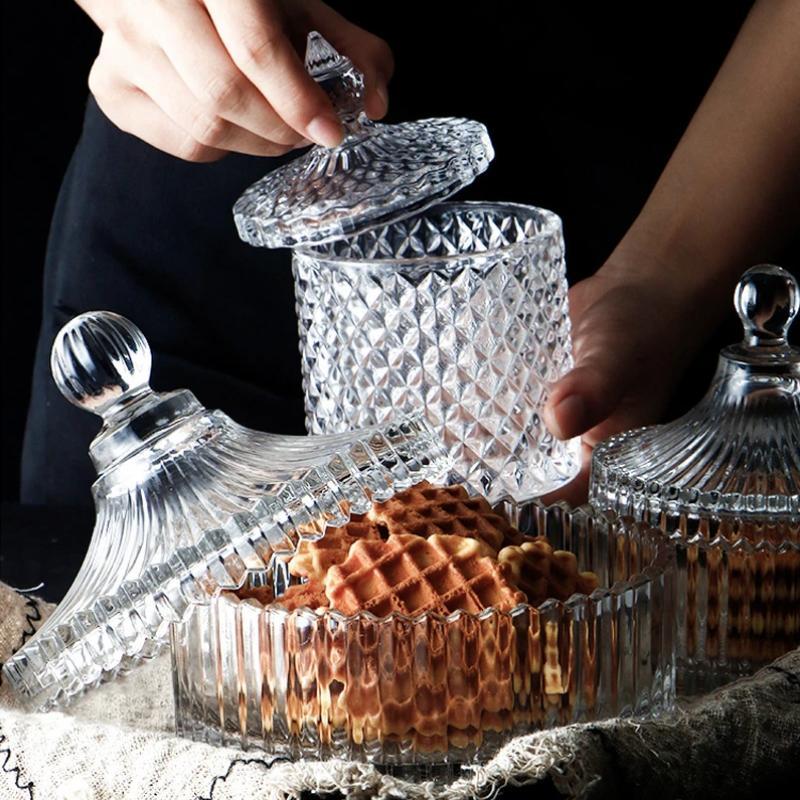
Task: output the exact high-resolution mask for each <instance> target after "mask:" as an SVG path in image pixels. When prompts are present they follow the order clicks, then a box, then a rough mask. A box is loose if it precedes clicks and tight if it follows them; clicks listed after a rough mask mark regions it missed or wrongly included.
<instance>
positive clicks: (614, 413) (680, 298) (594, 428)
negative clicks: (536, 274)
mask: <svg viewBox="0 0 800 800" xmlns="http://www.w3.org/2000/svg"><path fill="white" fill-rule="evenodd" d="M643 261H644V257H643V258H642V261H639V260H638V259H631V260H629V261H626V260H624V259H622V258H619V257H618V258H617V259H616V260H615V258H614V257H613V256H612V259H610V260H609V262H608V263H607V264H606V265H605V266H604V267H603V268H602V269H600V270H599V271H598V272H597V273H596V274H595V275H593V276H592V277H590V278H587V279H586V280H584V281H581V282H580V283H578V284H576V285H575V286H573V287H572V289H570V292H569V302H570V317H571V319H572V336H573V351H574V359H575V366H574V368H573V369H572V371H571V372H569V373H568V374H567V375H565V376H564V377H563V378H561V380H559V381H558V382H557V383H556V384H555V385H554V386H553V388H552V390H551V393H550V397H549V399H548V402H547V405H546V407H545V410H544V420H545V424H546V425H547V427H548V428H549V429H550V431H552V432H553V434H554V435H555V436H556V437H557V438H559V439H570V438H572V437H574V436H581V440H582V444H583V464H582V469H581V473H580V475H579V476H578V477H577V478H576V479H575V480H574V481H573V482H572V483H571V484H569V486H567V487H565V488H564V489H562V490H559V491H558V492H554V493H552V494H551V495H548V496H547V497H546V498H545V500H546V501H547V502H552V501H555V500H567V501H568V502H570V503H572V504H573V505H577V504H580V503H581V502H585V500H586V491H587V487H588V482H589V467H590V460H591V453H592V449H593V448H594V446H595V445H596V444H597V443H599V442H601V441H603V440H604V439H606V438H607V437H609V436H611V435H613V434H615V433H620V432H621V431H625V430H629V429H631V428H637V427H640V426H642V425H648V424H651V423H654V422H657V421H658V419H659V417H660V415H661V413H662V412H663V411H664V408H665V407H666V405H667V403H668V402H669V400H670V397H671V395H672V393H673V391H674V389H675V385H676V383H677V381H678V378H679V376H680V374H681V372H682V371H683V369H684V368H685V367H686V365H687V363H688V362H689V360H690V359H691V357H692V355H693V354H694V352H695V351H696V349H697V347H698V346H699V344H700V343H702V341H703V339H704V338H705V336H706V335H707V333H708V332H709V330H710V328H711V327H713V325H714V324H716V321H717V318H718V314H717V313H716V310H715V309H713V308H706V309H704V310H705V313H702V311H701V309H702V305H701V304H703V303H705V302H708V298H704V297H703V295H702V293H699V294H698V293H696V292H693V291H690V290H689V289H687V287H686V286H685V285H683V284H682V283H681V282H680V281H676V280H675V279H674V278H673V277H671V276H672V272H671V270H670V269H669V267H668V265H666V264H665V265H661V264H645V263H643ZM723 295H724V293H723ZM720 313H722V312H720Z"/></svg>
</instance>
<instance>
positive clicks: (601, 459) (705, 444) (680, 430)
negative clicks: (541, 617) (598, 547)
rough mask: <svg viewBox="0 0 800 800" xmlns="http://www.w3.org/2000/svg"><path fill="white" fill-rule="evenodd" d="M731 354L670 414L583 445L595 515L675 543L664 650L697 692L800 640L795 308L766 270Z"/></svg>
mask: <svg viewBox="0 0 800 800" xmlns="http://www.w3.org/2000/svg"><path fill="white" fill-rule="evenodd" d="M734 304H735V306H736V310H737V312H738V314H739V317H740V318H741V320H742V323H743V325H744V332H745V336H744V340H743V341H742V343H741V344H738V345H733V346H730V347H727V348H725V349H724V350H723V351H722V353H721V356H720V360H719V365H718V367H717V372H716V375H715V377H714V380H713V382H712V385H711V388H710V389H709V391H708V393H707V394H706V396H705V397H704V398H703V400H702V401H701V402H700V403H699V404H698V405H697V406H696V407H695V408H693V409H692V410H691V411H689V412H688V413H687V414H686V415H685V416H683V417H682V418H680V419H678V420H675V421H674V422H671V423H668V424H666V425H657V426H652V427H648V428H643V429H639V430H634V431H629V432H627V433H623V434H620V435H618V436H613V437H611V438H610V439H608V440H607V441H606V442H603V443H602V444H601V445H599V446H598V447H596V448H595V451H594V457H593V461H592V478H591V487H590V500H591V503H592V504H593V505H594V506H595V507H596V508H598V509H602V510H606V509H608V510H611V511H614V512H616V513H618V514H625V515H631V516H633V517H635V518H637V519H640V520H644V521H646V522H649V523H651V524H653V525H658V526H660V527H661V528H662V529H663V530H664V531H666V532H668V533H670V534H675V536H676V539H677V540H678V569H679V576H678V577H679V592H678V603H679V604H678V618H679V619H678V654H679V665H680V679H681V682H682V688H685V690H686V691H694V690H695V689H709V688H712V687H713V686H716V685H718V684H719V683H722V682H725V681H727V680H728V679H730V678H733V677H736V676H738V675H742V674H747V673H749V672H751V671H753V670H754V669H755V668H756V667H758V666H760V665H762V664H765V663H768V662H770V661H772V660H773V659H774V658H777V657H778V656H780V655H781V654H782V653H784V652H786V651H787V650H790V649H791V648H793V647H796V646H797V645H798V644H800V349H798V348H796V347H793V346H792V345H790V344H789V343H788V340H787V334H788V330H789V326H790V325H791V323H792V321H793V319H794V318H795V316H796V315H797V312H798V308H799V307H800V295H798V286H797V281H796V280H795V278H794V277H793V276H792V275H791V274H790V273H788V272H787V271H786V270H783V269H781V268H779V267H775V266H770V265H762V266H758V267H753V268H752V269H750V270H748V271H747V272H745V274H744V275H743V277H742V279H741V281H740V282H739V284H738V286H737V288H736V293H735V296H734Z"/></svg>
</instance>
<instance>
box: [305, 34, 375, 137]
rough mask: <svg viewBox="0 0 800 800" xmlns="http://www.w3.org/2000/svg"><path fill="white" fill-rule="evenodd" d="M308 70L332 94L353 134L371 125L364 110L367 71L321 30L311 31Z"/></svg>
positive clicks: (340, 115) (332, 100) (306, 61)
mask: <svg viewBox="0 0 800 800" xmlns="http://www.w3.org/2000/svg"><path fill="white" fill-rule="evenodd" d="M305 64H306V71H307V72H308V74H309V75H310V76H311V77H312V78H313V79H314V80H315V81H316V82H317V83H318V84H319V85H320V86H321V87H322V89H323V90H324V91H325V93H326V94H327V95H328V97H329V98H330V101H331V103H332V105H333V107H334V109H335V110H336V113H337V115H338V116H339V119H340V121H341V123H342V125H344V128H345V130H346V131H347V132H348V133H349V134H353V133H358V132H359V131H361V129H362V128H363V127H364V126H366V127H369V126H370V125H371V123H370V120H369V118H368V117H367V115H366V114H364V75H363V74H362V73H361V72H360V71H359V70H358V69H356V67H355V66H354V65H353V62H352V61H351V60H350V59H349V58H347V56H343V55H342V54H341V53H339V52H337V51H336V50H335V49H334V48H333V46H332V45H331V44H330V42H328V41H327V39H325V38H324V37H323V36H322V35H321V34H319V33H317V31H311V33H309V34H308V41H307V43H306V58H305Z"/></svg>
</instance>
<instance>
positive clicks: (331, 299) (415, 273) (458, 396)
mask: <svg viewBox="0 0 800 800" xmlns="http://www.w3.org/2000/svg"><path fill="white" fill-rule="evenodd" d="M306 65H307V68H308V70H309V72H310V73H311V75H312V76H313V77H314V78H316V80H317V81H319V82H320V84H321V85H322V86H323V87H324V88H325V89H326V91H328V93H329V95H330V96H331V98H332V100H333V102H334V105H335V106H336V107H337V108H338V109H339V113H340V117H341V119H342V123H343V125H344V127H345V130H346V131H347V136H346V138H345V140H344V142H343V143H342V144H341V145H340V146H339V147H337V148H334V149H332V150H327V149H325V148H320V147H315V148H312V149H311V150H310V151H308V152H307V153H306V154H304V155H302V156H300V157H299V158H297V159H296V160H295V161H292V162H291V163H290V164H287V165H285V166H283V167H281V168H279V169H277V170H275V171H274V172H272V173H270V174H269V175H267V176H265V177H264V178H263V179H261V180H260V181H258V182H257V183H255V184H254V185H253V186H251V187H250V188H249V189H248V190H247V191H246V192H245V193H244V194H243V195H242V197H241V198H239V200H238V201H237V203H236V205H235V207H234V218H235V221H236V225H237V228H238V230H239V234H240V235H241V237H242V238H243V239H244V240H245V241H246V242H248V243H250V244H253V245H256V246H262V247H278V246H284V247H291V248H293V251H294V258H293V263H294V274H295V289H296V297H297V311H298V317H299V329H300V338H301V348H302V366H303V380H304V387H305V402H306V420H307V426H308V430H309V432H312V433H336V432H342V431H347V430H352V429H354V428H358V427H359V426H361V425H363V424H375V423H379V422H381V421H383V420H386V419H388V418H389V417H390V416H391V415H393V414H394V413H397V412H398V411H401V412H418V413H422V414H425V415H426V416H427V419H428V420H429V422H430V423H431V424H432V425H433V426H434V427H435V428H436V430H437V431H439V432H440V434H441V435H442V436H443V437H444V439H445V441H446V444H447V446H448V448H449V452H450V453H451V455H452V456H453V460H454V465H455V471H454V479H455V480H458V481H460V482H463V483H465V484H466V485H467V486H468V487H469V488H470V489H472V490H473V491H477V492H481V493H483V494H485V495H486V496H488V497H489V498H490V499H492V500H498V499H500V498H501V497H503V496H505V495H508V496H511V497H513V498H514V499H516V500H518V501H524V500H528V499H531V498H532V497H534V496H538V495H541V494H544V493H545V492H548V491H550V490H552V489H555V488H557V487H559V486H562V485H564V484H566V483H568V482H569V481H570V480H571V479H572V478H573V477H575V475H576V474H577V472H578V470H579V468H580V449H579V442H578V440H577V439H576V440H574V441H572V442H568V443H562V442H559V441H557V440H556V439H554V437H553V436H552V435H551V434H550V433H549V432H548V431H547V430H546V428H545V427H544V424H543V423H542V418H541V414H542V408H543V405H544V403H545V402H546V399H547V393H548V387H549V385H550V383H551V382H552V381H555V380H557V379H558V378H560V377H561V376H562V375H563V374H564V373H565V372H566V371H567V370H569V369H570V368H571V366H572V351H571V339H570V323H569V314H568V308H567V283H566V276H565V266H564V243H563V237H562V231H561V221H560V220H559V218H558V217H557V216H556V215H555V214H553V213H552V212H549V211H545V210H543V209H539V208H530V207H527V206H521V205H514V204H510V203H442V202H441V201H442V200H443V199H445V198H447V197H449V196H451V195H452V194H454V193H455V192H456V191H457V190H458V189H459V188H461V187H462V186H464V185H466V184H468V183H469V182H471V181H472V180H474V178H475V177H476V176H477V175H478V174H480V173H481V172H483V171H484V170H485V169H486V168H487V166H488V164H489V162H490V160H491V159H492V157H493V155H494V152H493V150H492V146H491V142H490V141H489V137H488V134H487V132H486V129H485V128H484V127H483V125H480V124H479V123H477V122H474V121H471V120H465V119H452V118H443V119H427V120H420V121H416V122H405V123H401V124H398V125H383V124H379V123H374V122H371V121H370V120H368V119H367V117H366V116H365V115H364V114H363V111H362V95H363V77H362V76H361V75H360V73H359V72H358V70H356V69H355V67H354V66H353V64H352V63H351V62H350V61H349V59H346V58H344V57H342V56H340V55H339V54H338V53H337V52H336V51H335V50H333V48H331V47H330V45H328V44H327V42H325V41H324V39H322V37H320V36H319V34H315V33H312V34H311V35H310V36H309V44H308V52H307V55H306Z"/></svg>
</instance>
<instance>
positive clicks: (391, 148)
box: [233, 31, 494, 247]
mask: <svg viewBox="0 0 800 800" xmlns="http://www.w3.org/2000/svg"><path fill="white" fill-rule="evenodd" d="M305 63H306V69H307V70H308V72H309V73H310V75H311V76H312V77H313V78H314V79H315V80H316V81H317V82H318V83H319V84H320V85H321V86H322V87H323V89H324V90H325V91H326V92H327V94H328V95H329V97H330V98H331V101H332V103H333V106H334V108H335V109H336V110H337V113H338V114H339V119H340V121H341V122H342V125H343V127H344V130H345V134H346V135H345V139H344V141H343V142H342V143H341V144H340V145H339V146H338V147H335V148H332V149H328V148H325V147H312V148H311V149H310V150H309V151H308V152H307V153H305V154H303V155H301V156H299V157H298V158H296V159H295V160H293V161H291V162H290V163H288V164H285V165H284V166H282V167H279V168H278V169H276V170H274V171H272V172H270V173H269V174H268V175H266V176H264V177H263V178H262V179H261V180H259V181H257V182H256V183H254V184H253V185H252V186H251V187H250V188H249V189H247V190H246V191H245V193H244V194H243V195H242V196H241V197H240V198H239V200H238V201H237V202H236V204H235V206H234V209H233V214H234V220H235V222H236V227H237V230H238V232H239V236H240V237H241V238H242V239H243V240H244V241H245V242H247V243H248V244H251V245H255V246H260V247H297V246H300V245H311V244H321V243H324V242H329V241H333V240H336V239H342V238H345V237H347V236H351V235H354V234H357V233H361V232H363V231H366V230H369V229H370V228H372V227H375V226H377V225H381V224H384V223H387V222H391V221H394V220H397V219H401V218H403V217H406V216H409V215H411V214H414V213H416V212H419V211H422V210H424V209H426V208H428V207H430V206H432V205H434V204H435V203H437V202H439V201H440V200H443V199H445V198H447V197H450V196H451V195H452V194H455V192H457V191H458V190H459V189H461V188H462V187H464V186H466V185H467V184H469V183H471V182H472V181H473V180H474V179H475V178H476V176H478V175H479V174H480V173H482V172H483V171H484V170H485V169H486V168H487V167H488V166H489V162H490V161H491V160H492V158H494V150H493V149H492V144H491V141H490V139H489V135H488V133H487V131H486V128H485V127H484V126H483V125H481V124H480V123H479V122H474V121H473V120H468V119H459V118H452V117H443V118H436V119H425V120H418V121H416V122H404V123H400V124H397V125H385V124H380V123H377V122H373V121H371V120H370V119H369V118H368V117H367V115H366V114H365V113H364V110H363V95H364V76H363V75H362V74H361V73H360V72H359V71H358V70H357V69H356V68H355V67H354V66H353V63H352V61H350V59H349V58H346V57H344V56H342V55H340V54H339V53H337V52H336V50H334V49H333V47H331V45H330V44H329V43H328V42H327V41H325V39H324V38H323V37H322V36H320V34H319V33H317V32H316V31H314V32H312V33H310V34H309V36H308V45H307V49H306V58H305Z"/></svg>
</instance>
